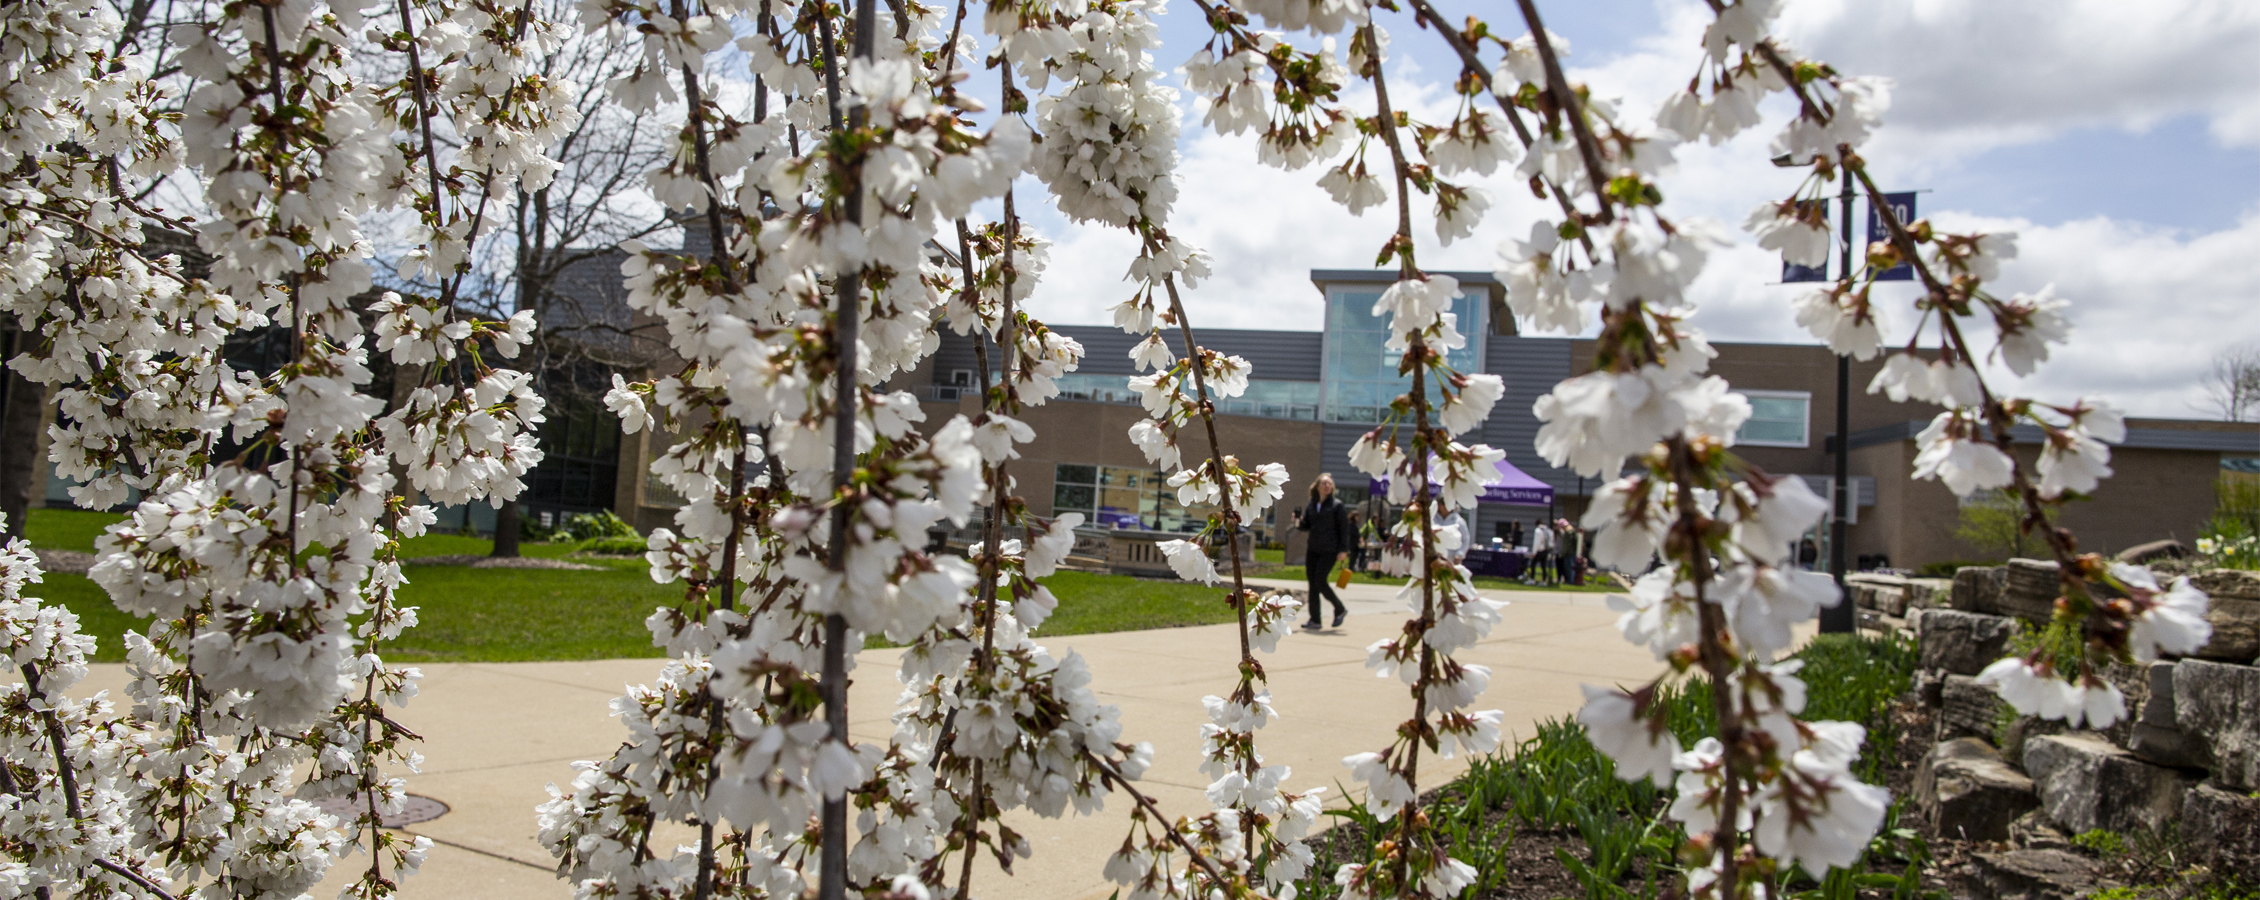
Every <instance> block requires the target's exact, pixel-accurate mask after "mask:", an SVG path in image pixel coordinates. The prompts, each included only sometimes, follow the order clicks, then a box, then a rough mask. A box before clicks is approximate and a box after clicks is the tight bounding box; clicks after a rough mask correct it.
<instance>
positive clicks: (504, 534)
mask: <svg viewBox="0 0 2260 900" xmlns="http://www.w3.org/2000/svg"><path fill="white" fill-rule="evenodd" d="M520 515H521V514H520V513H519V512H518V501H516V500H506V501H504V502H503V503H502V505H501V506H500V507H498V508H496V509H495V512H494V552H493V553H490V554H487V555H489V556H492V557H495V558H498V559H500V558H511V557H516V556H517V555H518V520H519V518H520Z"/></svg>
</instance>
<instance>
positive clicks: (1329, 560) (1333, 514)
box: [1295, 475, 1358, 628]
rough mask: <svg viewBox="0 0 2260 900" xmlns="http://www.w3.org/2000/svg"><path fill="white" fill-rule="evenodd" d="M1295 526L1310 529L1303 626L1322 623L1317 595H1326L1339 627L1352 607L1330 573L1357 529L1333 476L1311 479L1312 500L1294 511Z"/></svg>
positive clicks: (1305, 559) (1351, 543) (1346, 552)
mask: <svg viewBox="0 0 2260 900" xmlns="http://www.w3.org/2000/svg"><path fill="white" fill-rule="evenodd" d="M1295 527H1296V528H1298V529H1301V530H1303V531H1307V532H1310V539H1309V541H1307V542H1306V544H1305V549H1304V554H1303V574H1304V575H1305V576H1306V577H1308V578H1309V579H1310V595H1309V597H1308V598H1306V601H1305V602H1307V603H1309V604H1310V621H1308V622H1304V623H1303V627H1304V628H1320V627H1323V626H1322V625H1321V623H1320V621H1319V617H1318V616H1319V610H1318V598H1320V597H1325V598H1326V599H1327V600H1330V601H1332V602H1333V603H1334V627H1336V628H1340V627H1342V620H1343V619H1344V618H1347V617H1348V616H1349V614H1350V610H1349V608H1348V607H1345V606H1343V605H1342V598H1341V597H1338V596H1336V595H1335V594H1334V585H1333V581H1332V579H1329V578H1328V577H1327V576H1328V575H1331V574H1333V573H1334V564H1335V563H1338V562H1341V561H1342V560H1344V559H1347V558H1348V557H1349V555H1350V548H1351V547H1352V546H1354V545H1355V544H1356V543H1357V539H1358V533H1357V531H1355V530H1353V529H1352V528H1351V527H1350V508H1349V507H1347V506H1344V505H1342V500H1341V498H1339V497H1336V496H1334V476H1332V475H1320V476H1318V480H1317V481H1313V482H1311V486H1310V504H1309V505H1308V506H1305V507H1303V509H1302V511H1301V512H1298V513H1296V514H1295Z"/></svg>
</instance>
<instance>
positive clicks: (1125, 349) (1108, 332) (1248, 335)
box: [934, 325, 1321, 384]
mask: <svg viewBox="0 0 2260 900" xmlns="http://www.w3.org/2000/svg"><path fill="white" fill-rule="evenodd" d="M1051 328H1052V330H1053V331H1056V332H1059V333H1060V334H1063V335H1066V336H1068V337H1071V338H1074V339H1075V342H1076V343H1079V344H1082V345H1083V364H1082V366H1081V367H1079V368H1077V369H1076V371H1078V372H1084V373H1088V374H1093V375H1136V374H1139V373H1138V370H1137V364H1135V363H1133V362H1131V361H1130V348H1131V347H1134V346H1137V343H1138V341H1139V340H1141V338H1138V337H1135V336H1132V335H1130V334H1128V333H1126V332H1124V331H1123V330H1122V329H1119V328H1114V327H1111V326H1106V325H1054V326H1051ZM1168 337H1169V339H1170V340H1169V347H1170V350H1171V351H1172V352H1175V353H1177V354H1179V355H1183V354H1184V342H1183V341H1181V340H1177V339H1176V337H1177V336H1176V334H1175V333H1173V332H1172V333H1169V334H1168ZM1193 337H1194V339H1196V340H1198V341H1200V342H1201V345H1202V346H1204V347H1207V348H1209V349H1211V350H1215V351H1217V352H1220V353H1228V354H1232V355H1234V356H1239V357H1242V358H1245V359H1246V360H1247V361H1248V363H1249V364H1250V365H1253V366H1254V367H1255V377H1256V378H1259V379H1263V380H1266V381H1317V380H1318V369H1319V339H1320V337H1321V335H1320V334H1319V333H1318V332H1316V331H1252V330H1246V329H1236V328H1211V329H1206V330H1201V331H1195V332H1194V333H1193ZM973 368H974V355H973V337H972V336H970V335H967V336H963V337H961V336H959V335H958V334H957V333H956V332H954V331H951V330H949V329H948V328H947V327H944V328H943V329H942V344H941V348H940V349H939V350H937V351H936V352H935V355H934V381H935V383H937V384H947V383H949V378H950V370H952V369H965V370H968V371H971V370H972V369H973Z"/></svg>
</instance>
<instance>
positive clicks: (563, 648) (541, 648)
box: [25, 509, 1232, 662]
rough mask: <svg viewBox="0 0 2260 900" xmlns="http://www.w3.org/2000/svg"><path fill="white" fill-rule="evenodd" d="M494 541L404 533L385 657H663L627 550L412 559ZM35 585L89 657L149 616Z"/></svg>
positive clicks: (87, 538) (645, 582)
mask: <svg viewBox="0 0 2260 900" xmlns="http://www.w3.org/2000/svg"><path fill="white" fill-rule="evenodd" d="M119 518H120V517H119V516H118V515H116V514H112V513H96V512H84V511H80V510H62V509H35V510H32V511H31V517H30V520H29V522H27V524H26V528H25V530H26V531H27V532H28V533H29V535H30V537H31V541H32V545H33V546H35V547H41V548H44V549H53V550H78V551H81V552H91V551H92V550H93V549H94V540H95V538H96V537H98V536H99V535H100V534H101V533H102V529H103V528H104V527H105V526H107V525H109V524H110V523H113V522H116V521H118V520H119ZM575 546H576V545H574V544H535V543H526V544H521V545H520V551H521V552H522V553H523V554H524V555H526V556H531V557H547V558H560V557H564V556H566V555H567V554H569V553H571V552H573V550H574V549H575ZM493 547H494V544H493V542H491V541H489V540H486V539H484V538H478V537H471V536H465V535H455V534H427V535H425V536H423V537H419V538H415V539H413V540H408V541H403V542H402V545H401V552H402V556H403V557H406V558H407V559H408V560H409V562H408V565H407V566H406V571H405V574H406V576H407V578H408V584H407V585H405V586H403V587H402V588H401V590H400V600H401V602H402V603H403V604H406V605H409V606H415V607H418V612H417V619H418V622H417V625H416V627H415V628H411V629H409V630H408V631H407V632H406V633H404V634H402V635H401V636H400V638H399V639H398V640H395V641H393V642H391V643H389V644H387V645H386V649H385V651H384V653H385V657H386V658H387V659H392V660H396V661H399V662H518V661H530V660H572V659H620V658H629V657H653V656H658V655H660V651H659V650H658V648H656V647H653V646H652V645H651V635H650V632H648V631H646V630H645V629H644V626H643V621H644V618H645V617H647V616H649V615H651V611H652V610H653V609H654V608H656V607H658V606H661V605H663V604H670V603H675V602H678V601H680V600H681V599H682V596H683V589H682V586H681V585H680V584H668V585H662V584H654V583H652V580H651V577H650V574H649V573H650V567H649V566H648V565H646V564H645V563H644V561H643V560H641V559H638V558H634V557H629V558H603V557H595V558H591V557H576V558H575V561H576V562H580V563H582V564H585V565H591V566H595V567H596V568H595V569H593V570H585V569H474V568H470V567H467V566H432V565H417V564H416V563H415V562H414V559H415V558H417V557H431V556H454V555H475V556H484V555H486V554H487V553H488V552H489V551H491V550H492V549H493ZM1045 584H1046V585H1047V586H1049V587H1050V588H1051V590H1052V593H1053V594H1054V595H1056V596H1057V597H1059V608H1058V609H1057V610H1056V611H1054V612H1053V613H1052V617H1051V619H1050V621H1047V622H1045V623H1044V627H1043V629H1042V633H1043V634H1045V635H1050V636H1058V635H1071V634H1095V633H1101V632H1110V631H1135V630H1142V629H1149V628H1175V627H1182V626H1187V625H1209V624H1215V623H1219V622H1229V621H1232V610H1231V608H1230V607H1228V606H1225V605H1224V602H1223V597H1224V592H1223V591H1222V590H1218V589H1215V588H1208V587H1202V586H1199V585H1193V584H1185V583H1181V582H1175V581H1147V580H1140V579H1136V578H1132V577H1130V576H1127V575H1099V574H1093V573H1088V572H1060V573H1058V574H1056V575H1053V576H1052V577H1050V578H1048V579H1045ZM31 593H33V594H34V595H36V596H39V597H41V598H44V599H45V600H47V601H48V602H50V603H58V604H61V605H63V606H65V607H67V608H69V609H70V610H71V611H73V612H75V613H77V614H78V616H79V627H80V628H81V629H82V630H83V631H85V632H86V633H88V634H91V635H94V636H95V638H96V645H95V656H94V658H95V661H97V662H121V661H123V660H124V659H125V650H124V647H123V645H122V643H121V641H120V636H121V635H123V634H124V633H125V632H127V631H129V630H140V629H142V628H145V627H147V624H148V623H147V620H145V619H137V618H135V617H132V616H128V615H126V614H125V613H123V612H120V611H119V610H118V608H117V607H116V606H115V605H112V604H111V602H110V598H109V596H108V595H107V594H106V593H104V592H103V590H102V588H101V587H100V586H98V585H96V584H95V583H94V582H93V581H92V580H90V579H88V578H87V577H86V576H83V575H70V574H64V573H50V574H48V575H47V576H46V578H45V580H44V582H43V583H42V584H41V585H40V586H39V587H37V588H34V589H33V590H32V591H31Z"/></svg>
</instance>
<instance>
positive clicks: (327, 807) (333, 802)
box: [314, 792, 447, 828]
mask: <svg viewBox="0 0 2260 900" xmlns="http://www.w3.org/2000/svg"><path fill="white" fill-rule="evenodd" d="M314 805H315V806H318V807H321V808H322V811H323V812H326V813H329V814H330V815H333V816H336V817H338V818H339V819H352V818H353V817H355V816H359V815H361V814H363V813H365V812H367V811H368V809H369V801H368V800H366V799H364V797H363V795H362V794H361V793H359V792H355V793H354V794H352V795H351V796H346V797H330V798H328V799H324V800H316V801H314ZM444 815H447V804H445V803H441V802H439V801H437V800H434V799H432V798H430V797H426V796H424V795H422V794H409V795H408V799H407V801H406V802H404V803H402V804H401V805H400V811H399V812H396V813H393V814H392V815H389V816H386V817H384V827H386V828H399V827H401V826H403V825H414V824H416V823H418V822H429V821H431V820H433V819H437V818H439V817H441V816H444Z"/></svg>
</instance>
